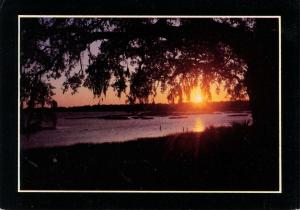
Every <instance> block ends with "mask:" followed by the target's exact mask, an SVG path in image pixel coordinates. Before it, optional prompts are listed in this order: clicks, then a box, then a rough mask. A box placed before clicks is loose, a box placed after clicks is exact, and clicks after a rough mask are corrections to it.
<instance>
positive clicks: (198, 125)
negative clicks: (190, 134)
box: [193, 118, 205, 132]
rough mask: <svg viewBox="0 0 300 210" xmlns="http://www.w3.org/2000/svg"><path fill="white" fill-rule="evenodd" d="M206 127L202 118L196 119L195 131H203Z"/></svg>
mask: <svg viewBox="0 0 300 210" xmlns="http://www.w3.org/2000/svg"><path fill="white" fill-rule="evenodd" d="M204 128H205V127H204V124H203V122H202V120H201V119H199V118H197V119H196V121H195V126H194V129H193V130H194V131H195V132H202V131H204Z"/></svg>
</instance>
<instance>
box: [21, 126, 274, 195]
mask: <svg viewBox="0 0 300 210" xmlns="http://www.w3.org/2000/svg"><path fill="white" fill-rule="evenodd" d="M253 133H254V132H253V131H252V127H250V126H247V125H245V124H244V125H243V124H234V125H233V126H232V127H220V128H213V127H211V128H208V129H206V130H205V131H204V132H202V133H195V132H189V133H181V134H175V135H170V136H165V137H159V138H147V139H138V140H134V141H129V142H124V143H104V144H78V145H73V146H66V147H54V148H37V149H30V150H24V151H22V152H21V189H52V190H59V189H72V190H78V189H84V190H90V189H93V190H97V189H98V190H125V189H132V190H277V188H276V186H277V183H278V176H277V174H278V168H277V166H278V161H277V160H278V158H276V157H277V153H276V148H275V146H274V147H272V146H268V147H265V146H262V145H260V144H259V141H258V140H257V139H254V138H256V137H254V135H253Z"/></svg>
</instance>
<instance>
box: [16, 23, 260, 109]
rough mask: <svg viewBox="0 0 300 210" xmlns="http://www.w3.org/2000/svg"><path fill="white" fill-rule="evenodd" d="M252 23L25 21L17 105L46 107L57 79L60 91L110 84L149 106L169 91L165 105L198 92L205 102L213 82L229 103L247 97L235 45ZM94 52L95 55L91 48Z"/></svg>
mask: <svg viewBox="0 0 300 210" xmlns="http://www.w3.org/2000/svg"><path fill="white" fill-rule="evenodd" d="M254 23H255V21H254V20H253V19H166V18H159V19H155V18H148V19H142V18H141V19H130V18H129V19H123V18H122V19H118V18H97V19H89V18H67V19H65V18H28V19H27V18H25V19H22V22H21V64H22V65H21V83H22V85H21V88H22V90H21V95H22V101H23V102H27V104H29V103H34V104H42V105H43V104H45V103H47V102H48V101H49V99H50V98H51V96H52V95H53V92H52V89H53V87H52V85H51V83H50V82H49V81H50V80H51V79H57V78H60V77H61V76H64V77H65V82H64V83H63V88H64V90H65V91H66V90H68V89H71V90H72V91H73V92H76V91H77V89H78V88H79V87H80V86H84V87H87V88H89V89H90V90H91V91H92V92H93V94H94V95H95V96H101V95H103V94H104V95H105V94H106V91H107V89H108V87H109V86H111V87H113V88H114V90H115V91H116V92H117V95H118V96H120V95H121V93H126V95H127V98H128V102H129V103H136V102H140V103H147V102H148V100H149V97H151V96H155V95H156V93H157V91H162V92H166V91H167V93H168V94H167V95H168V96H167V97H168V100H169V101H170V102H175V101H176V100H178V101H179V102H181V101H182V99H183V96H185V97H186V98H187V99H189V96H190V93H191V90H192V88H193V87H195V86H199V87H200V88H201V90H202V91H203V94H204V96H205V97H206V98H207V99H208V100H209V99H210V98H211V86H212V84H215V85H216V86H217V91H219V90H220V87H224V88H225V90H226V91H227V93H228V95H229V96H231V98H233V99H244V98H245V97H246V96H247V92H246V86H245V73H246V71H247V63H246V62H245V60H244V58H243V56H240V55H238V53H239V52H238V51H237V50H236V49H235V48H234V45H237V44H240V43H239V42H240V41H236V40H237V38H238V36H241V34H242V35H243V36H244V37H249V38H250V37H251V36H252V33H253V30H254V27H255V25H254ZM243 41H247V40H244V38H243ZM232 43H234V45H233V44H232ZM95 46H97V48H98V49H97V50H93V49H91V48H95ZM83 60H84V61H85V62H87V63H88V64H87V65H84V64H83ZM127 86H128V87H127ZM40 87H42V88H40ZM126 90H129V91H128V92H127V91H126ZM30 101H31V102H30ZM33 101H34V102H33Z"/></svg>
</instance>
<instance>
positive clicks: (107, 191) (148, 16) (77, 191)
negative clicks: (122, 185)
mask: <svg viewBox="0 0 300 210" xmlns="http://www.w3.org/2000/svg"><path fill="white" fill-rule="evenodd" d="M39 17H44V18H46V17H49V18H50V17H52V18H277V19H278V25H279V191H201V190H199V191H165V190H164V191H159V190H158V191H147V190H145V191H142V190H140V191H136V190H132V191H130V190H21V189H20V78H21V76H20V19H21V18H39ZM281 97H282V95H281V16H167V15H166V16H165V15H163V16H160V15H157V16H153V15H152V16H150V15H139V16H137V15H132V16H128V15H100V16H97V15H18V192H19V193H35V192H41V193H56V192H60V193H247V194H249V193H282V153H281V149H282V147H281V144H282V123H281V120H282V118H281Z"/></svg>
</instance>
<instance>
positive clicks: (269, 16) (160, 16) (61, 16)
mask: <svg viewBox="0 0 300 210" xmlns="http://www.w3.org/2000/svg"><path fill="white" fill-rule="evenodd" d="M18 16H19V17H21V18H39V17H44V18H47V17H48V18H280V16H276V15H274V16H272V15H261V16H253V15H246V16H239V15H236V16H230V15H207V16H205V15H203V16H197V15H18Z"/></svg>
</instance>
